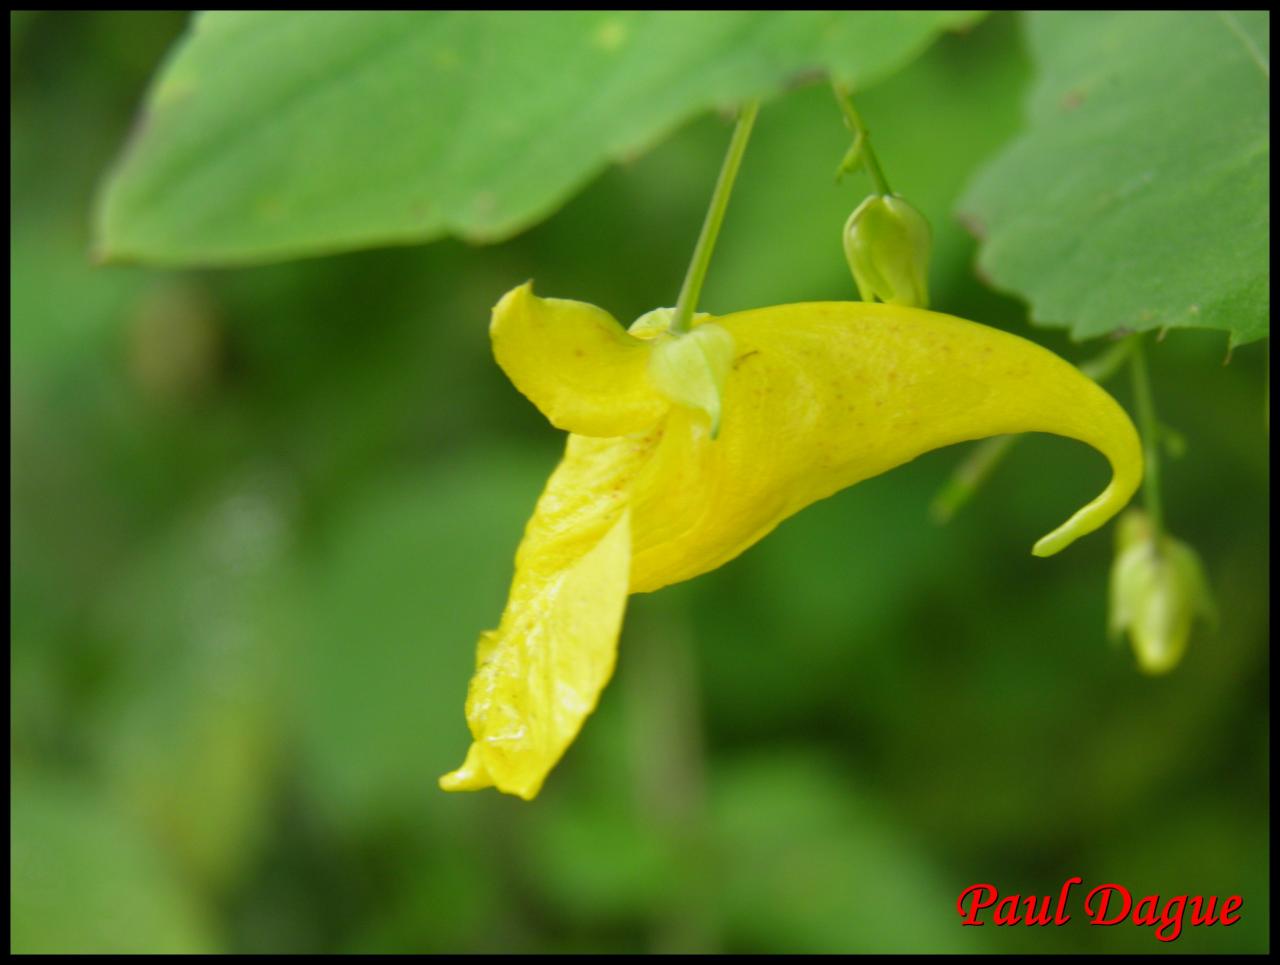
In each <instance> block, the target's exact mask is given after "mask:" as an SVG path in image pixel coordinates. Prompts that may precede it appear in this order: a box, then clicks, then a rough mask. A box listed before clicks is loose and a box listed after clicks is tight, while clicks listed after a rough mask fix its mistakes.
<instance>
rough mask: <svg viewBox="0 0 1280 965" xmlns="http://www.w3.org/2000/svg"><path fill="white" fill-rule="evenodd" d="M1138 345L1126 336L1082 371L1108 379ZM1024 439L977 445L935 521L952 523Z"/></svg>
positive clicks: (945, 493) (940, 499) (933, 512)
mask: <svg viewBox="0 0 1280 965" xmlns="http://www.w3.org/2000/svg"><path fill="white" fill-rule="evenodd" d="M1137 344H1138V336H1132V337H1130V338H1126V339H1123V340H1121V341H1119V342H1117V343H1116V344H1115V345H1113V346H1111V347H1110V348H1109V349H1107V350H1106V351H1105V352H1102V353H1101V354H1099V355H1095V356H1094V357H1093V358H1091V359H1089V360H1088V361H1085V362H1081V363H1080V371H1081V372H1083V373H1084V374H1085V375H1087V376H1089V378H1091V379H1093V381H1095V382H1105V381H1107V379H1109V378H1111V377H1112V376H1113V375H1115V374H1116V373H1117V372H1119V371H1120V369H1121V368H1122V367H1123V366H1124V364H1125V362H1127V361H1128V360H1129V356H1130V355H1131V354H1132V353H1133V350H1134V348H1136V347H1137ZM1144 435H1145V433H1144ZM1021 438H1022V436H1020V435H1019V436H993V437H992V438H990V439H983V440H982V441H981V442H980V443H978V444H977V445H976V446H974V448H973V449H972V451H970V453H969V455H968V457H967V458H966V459H965V460H964V462H962V463H960V465H959V466H957V467H956V470H955V472H953V473H952V474H951V478H950V479H948V480H947V482H946V484H945V485H944V486H943V487H942V488H941V489H940V490H938V494H937V495H936V496H934V497H933V500H932V501H931V502H930V503H929V515H930V516H931V517H932V518H933V520H934V522H936V523H939V524H942V523H949V522H950V521H951V518H952V517H953V516H955V514H956V513H957V512H958V511H959V510H960V508H961V507H962V506H964V504H965V503H967V502H968V501H969V500H970V499H972V498H973V496H974V495H975V494H976V493H977V491H978V490H979V489H980V488H981V487H982V484H983V483H985V482H986V481H987V479H988V478H989V477H990V475H991V474H992V473H993V472H994V471H995V469H996V467H997V466H998V465H1000V463H1001V462H1003V461H1004V458H1005V456H1007V455H1008V454H1009V452H1010V451H1011V450H1012V449H1013V447H1014V445H1015V444H1016V443H1017V442H1018V440H1019V439H1021Z"/></svg>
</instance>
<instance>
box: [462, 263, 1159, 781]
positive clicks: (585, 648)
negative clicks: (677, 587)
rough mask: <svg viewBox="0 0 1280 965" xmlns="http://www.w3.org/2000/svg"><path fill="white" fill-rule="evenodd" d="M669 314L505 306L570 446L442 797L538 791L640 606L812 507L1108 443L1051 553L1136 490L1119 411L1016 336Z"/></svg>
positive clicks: (496, 347) (526, 300)
mask: <svg viewBox="0 0 1280 965" xmlns="http://www.w3.org/2000/svg"><path fill="white" fill-rule="evenodd" d="M669 317H670V316H669V313H667V314H665V315H664V314H663V313H662V312H653V313H650V314H649V315H647V316H644V317H643V318H642V319H640V320H639V322H637V324H636V325H634V326H633V327H632V331H631V332H628V331H626V330H624V329H623V328H622V326H621V325H619V324H618V322H617V321H615V320H614V318H613V317H612V316H611V315H609V314H608V313H607V312H605V311H603V310H602V309H599V308H596V307H595V306H593V305H588V304H585V303H583V302H576V301H568V300H564V299H557V298H539V297H538V296H536V295H534V293H533V289H532V285H531V284H525V285H522V286H520V287H519V288H516V289H514V290H512V291H510V292H508V293H507V294H506V295H505V296H503V298H502V300H501V301H499V302H498V304H497V306H495V308H494V310H493V320H492V324H491V326H490V335H491V338H492V341H493V351H494V356H495V357H496V358H497V361H498V364H499V365H500V366H501V367H502V369H503V371H505V372H506V374H507V376H508V377H509V378H510V379H511V381H512V382H513V383H514V384H515V386H516V388H518V389H519V390H520V391H521V392H522V393H524V395H526V396H527V397H528V398H529V399H530V401H532V402H533V403H534V405H536V406H537V407H538V408H539V409H540V410H541V411H542V413H543V414H544V415H545V416H546V417H547V418H548V419H549V420H550V421H551V422H552V424H553V425H555V426H557V427H558V428H560V429H564V430H566V431H568V432H569V433H571V435H570V436H569V441H568V446H567V448H566V451H565V455H564V459H563V460H562V461H561V463H560V465H559V467H558V468H557V469H556V470H555V472H554V473H552V475H551V478H550V480H549V481H548V482H547V487H546V489H545V490H544V492H543V494H542V497H541V498H540V499H539V501H538V504H537V507H536V508H535V510H534V514H533V518H532V519H530V520H529V524H528V526H527V527H526V529H525V535H524V540H523V542H522V543H521V544H520V548H519V550H518V551H517V553H516V561H515V562H516V572H515V579H514V581H513V583H512V586H511V595H510V598H509V600H508V602H507V608H506V610H505V612H504V613H503V615H502V621H501V623H500V624H499V626H498V628H497V630H494V631H490V632H487V633H484V634H482V635H481V638H480V643H479V646H478V652H477V666H476V672H475V676H474V677H473V678H472V681H471V686H470V690H469V692H468V695H467V703H466V716H467V722H468V724H469V726H470V729H471V734H472V737H473V738H474V740H473V743H472V745H471V748H470V750H469V751H468V753H467V757H466V761H465V762H464V763H463V765H462V766H461V767H460V768H458V769H457V770H455V771H453V772H452V773H450V774H447V775H445V776H444V777H443V778H441V780H440V784H441V787H443V788H444V789H445V790H450V791H460V790H474V789H478V788H483V787H489V786H494V787H497V788H498V789H499V790H501V791H505V792H507V793H510V794H517V795H519V796H520V797H522V798H525V799H526V800H527V799H530V798H532V797H534V795H536V794H537V793H538V790H539V789H540V788H541V786H542V783H543V781H544V779H545V778H546V776H547V774H548V772H549V771H550V770H551V768H552V767H553V766H554V765H555V763H556V762H557V761H558V760H559V759H560V757H561V755H563V753H564V751H565V749H566V748H567V747H568V746H569V744H570V743H571V742H572V741H573V739H574V737H575V736H576V735H577V733H578V731H579V729H580V728H581V726H582V723H583V721H584V720H585V719H586V717H587V716H588V715H589V714H590V713H591V711H592V710H593V709H594V708H595V705H596V700H597V698H598V697H599V694H600V691H601V690H602V689H603V688H604V686H605V684H606V683H607V682H608V680H609V677H610V675H611V674H612V672H613V665H614V658H615V653H616V649H617V640H618V634H619V631H620V629H621V625H622V615H623V610H624V608H625V604H626V598H627V596H628V594H631V593H647V592H650V591H652V590H657V589H661V588H662V587H664V586H667V585H669V584H672V583H678V582H680V581H681V580H688V579H692V578H693V577H695V576H698V575H699V574H701V573H706V572H707V571H708V570H713V569H715V568H716V567H718V566H721V565H722V564H724V563H727V562H728V561H729V560H731V559H733V558H734V557H735V556H737V555H738V554H739V553H741V552H743V551H744V550H746V549H747V548H748V547H749V546H751V545H752V544H753V543H755V542H756V541H757V540H759V539H761V538H762V537H764V536H765V535H767V534H768V533H769V531H770V530H772V529H773V528H774V527H775V526H777V525H778V524H779V523H780V522H782V520H784V519H786V518H787V517H788V516H790V515H792V514H793V513H796V512H798V511H800V510H801V509H803V508H804V507H806V506H808V505H809V504H810V503H812V502H815V501H816V500H819V499H823V498H825V497H827V496H830V495H832V494H833V493H836V492H838V491H840V490H841V489H844V488H845V487H847V486H851V485H853V484H854V483H856V482H859V481H861V480H863V479H867V478H868V477H870V476H875V475H877V474H879V473H882V472H884V471H886V470H888V469H892V468H893V467H894V466H899V465H901V464H903V463H905V462H908V461H910V460H911V459H914V458H915V457H916V456H918V455H920V454H921V453H924V452H928V451H929V450H931V449H936V448H938V447H940V446H946V445H950V444H952V443H956V442H962V441H965V440H969V439H978V438H982V437H985V436H991V435H1003V434H1006V433H1014V432H1028V431H1038V432H1051V433H1056V434H1058V435H1063V436H1069V437H1071V438H1074V439H1079V440H1081V441H1083V442H1086V443H1088V444H1089V445H1091V446H1093V447H1094V448H1095V449H1098V450H1100V451H1101V452H1102V453H1103V454H1104V455H1105V456H1106V457H1107V459H1108V460H1109V461H1110V463H1111V468H1112V479H1111V482H1110V484H1109V485H1108V486H1107V487H1106V489H1105V490H1104V491H1103V493H1102V494H1101V495H1100V496H1098V497H1097V498H1096V499H1095V500H1093V502H1091V503H1089V504H1088V505H1087V506H1085V507H1084V508H1083V509H1081V510H1079V511H1078V512H1077V513H1076V514H1075V515H1074V516H1072V517H1071V518H1070V519H1069V520H1068V521H1067V522H1066V523H1064V524H1063V525H1062V526H1060V527H1058V528H1057V529H1056V530H1054V531H1053V532H1052V533H1050V534H1049V535H1048V536H1045V537H1044V538H1043V539H1041V540H1040V541H1039V542H1038V543H1036V544H1035V547H1034V549H1033V552H1034V553H1035V554H1036V555H1038V556H1048V555H1050V554H1052V553H1056V552H1058V551H1059V550H1060V549H1062V548H1063V547H1065V546H1067V545H1068V544H1069V543H1071V542H1072V541H1073V540H1075V539H1076V538H1078V537H1080V536H1083V535H1084V534H1085V533H1088V532H1091V531H1093V530H1095V529H1097V528H1098V527H1099V526H1101V525H1102V524H1103V523H1105V522H1106V521H1107V520H1108V519H1110V518H1111V516H1113V515H1114V514H1115V513H1116V512H1118V511H1119V510H1120V509H1121V508H1122V507H1123V506H1124V505H1125V503H1126V502H1128V500H1129V497H1130V496H1131V495H1132V494H1133V491H1134V489H1135V488H1136V487H1137V485H1138V483H1139V481H1140V478H1141V475H1142V455H1141V447H1140V444H1139V441H1138V436H1137V433H1136V432H1135V431H1134V428H1133V425H1132V423H1131V422H1130V421H1129V418H1128V416H1127V415H1125V413H1124V411H1123V410H1122V409H1121V408H1120V406H1119V405H1117V404H1116V402H1115V401H1114V400H1113V399H1112V398H1111V397H1110V396H1109V395H1108V394H1107V393H1106V392H1105V391H1103V390H1102V389H1101V388H1099V387H1098V386H1097V384H1096V383H1094V382H1092V381H1091V380H1089V379H1088V378H1086V377H1085V376H1083V375H1082V374H1081V373H1080V372H1078V371H1077V370H1076V369H1075V368H1074V367H1072V366H1071V365H1069V364H1068V363H1066V362H1064V361H1063V360H1062V359H1060V358H1058V357H1057V356H1056V355H1054V354H1052V353H1051V352H1049V351H1047V350H1045V349H1043V348H1040V347H1039V346H1037V345H1035V344H1034V343H1031V342H1028V341H1026V340H1024V339H1021V338H1018V337H1016V336H1013V335H1009V334H1007V333H1005V332H1001V331H998V330H996V329H993V328H987V327H985V326H983V325H978V324H976V323H974V322H969V321H965V320H963V319H960V318H955V317H953V316H950V315H943V314H939V313H937V312H929V311H924V310H922V309H915V308H904V307H901V306H895V305H883V304H868V303H864V302H813V303H807V304H797V305H781V306H777V307H773V308H762V309H755V310H752V311H746V312H737V313H735V314H732V315H726V316H723V317H720V318H712V317H710V316H701V317H700V318H698V319H695V321H694V325H693V330H692V332H691V333H689V334H686V335H674V334H671V333H668V332H666V331H665V324H664V323H665V321H666V320H669ZM700 333H703V334H700ZM699 359H701V361H700V362H699ZM717 419H718V421H719V433H718V437H716V438H713V436H712V431H711V430H712V426H713V424H714V423H715V422H716V421H717Z"/></svg>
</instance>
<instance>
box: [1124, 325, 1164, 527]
mask: <svg viewBox="0 0 1280 965" xmlns="http://www.w3.org/2000/svg"><path fill="white" fill-rule="evenodd" d="M1141 339H1142V336H1140V335H1139V336H1135V338H1134V339H1133V342H1134V346H1133V354H1132V355H1131V356H1130V357H1129V364H1130V368H1131V369H1132V372H1133V395H1134V402H1135V403H1136V405H1137V409H1138V427H1139V429H1140V430H1141V432H1142V455H1143V459H1144V461H1145V462H1146V466H1145V469H1144V471H1143V477H1142V501H1143V502H1144V503H1145V504H1146V507H1147V515H1148V516H1150V517H1151V529H1152V532H1153V534H1154V536H1155V539H1156V540H1157V543H1156V545H1159V542H1158V541H1159V539H1160V534H1161V533H1162V532H1163V531H1164V511H1163V509H1162V508H1161V507H1162V504H1161V501H1160V423H1159V422H1158V421H1157V420H1156V407H1155V403H1154V401H1152V397H1151V379H1150V377H1149V376H1148V375H1147V355H1146V352H1145V351H1144V348H1143V344H1142V341H1141Z"/></svg>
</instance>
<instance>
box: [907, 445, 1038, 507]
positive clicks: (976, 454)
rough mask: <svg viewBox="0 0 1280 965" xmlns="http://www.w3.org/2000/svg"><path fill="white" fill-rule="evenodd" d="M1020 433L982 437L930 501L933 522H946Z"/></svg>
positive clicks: (970, 495)
mask: <svg viewBox="0 0 1280 965" xmlns="http://www.w3.org/2000/svg"><path fill="white" fill-rule="evenodd" d="M1020 438H1022V437H1021V436H992V437H991V438H990V439H983V440H982V441H981V442H980V443H978V445H977V446H975V447H974V449H973V451H972V452H971V453H970V454H969V456H968V458H967V459H965V461H964V462H962V463H960V465H959V466H958V467H957V468H956V471H955V472H954V473H952V474H951V478H950V479H948V480H947V483H946V485H945V486H943V487H942V489H940V490H939V491H938V495H936V496H934V497H933V501H932V502H931V503H930V504H929V515H930V516H931V517H933V521H934V522H935V523H949V522H950V521H951V517H953V516H954V515H955V514H956V512H957V511H958V510H959V509H960V507H961V506H963V505H964V504H965V503H967V502H968V501H969V500H970V499H972V498H973V495H974V493H976V492H977V491H978V489H979V488H980V487H981V486H982V484H983V483H984V482H986V481H987V477H988V476H990V475H991V473H992V471H993V470H994V469H995V468H996V466H998V465H999V464H1000V462H1001V460H1003V459H1004V457H1005V456H1006V455H1007V454H1008V452H1009V450H1010V449H1012V448H1013V444H1014V443H1015V442H1017V441H1018V440H1019V439H1020Z"/></svg>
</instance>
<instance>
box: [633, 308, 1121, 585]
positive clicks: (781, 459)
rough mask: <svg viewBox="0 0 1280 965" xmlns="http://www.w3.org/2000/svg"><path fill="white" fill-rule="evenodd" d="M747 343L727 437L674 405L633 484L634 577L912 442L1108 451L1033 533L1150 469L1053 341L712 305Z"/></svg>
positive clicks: (905, 314) (865, 474)
mask: <svg viewBox="0 0 1280 965" xmlns="http://www.w3.org/2000/svg"><path fill="white" fill-rule="evenodd" d="M716 322H717V324H719V325H720V326H722V327H723V328H724V329H725V330H726V331H728V332H729V333H730V334H731V335H732V336H733V338H734V341H735V344H736V346H737V352H736V355H735V357H734V360H733V364H732V369H731V371H730V373H729V376H728V378H727V379H726V381H725V389H724V400H723V406H724V412H723V416H722V421H721V431H720V436H719V438H718V439H716V440H712V439H711V438H710V437H709V434H708V432H707V429H706V427H705V423H704V421H702V420H699V419H697V418H696V417H695V416H694V414H693V413H691V412H690V410H688V409H685V408H682V407H677V408H674V409H673V410H672V411H671V413H670V415H669V416H668V418H667V420H666V421H665V423H664V432H663V436H662V441H661V443H660V444H659V445H658V447H657V449H656V451H655V452H654V455H653V457H652V459H651V460H650V461H649V463H648V464H647V465H646V466H645V468H644V469H643V471H642V472H641V474H640V475H639V477H638V478H637V480H636V483H635V496H634V503H633V509H634V516H633V521H632V531H633V544H632V551H633V553H634V562H633V567H632V583H631V587H632V591H633V592H647V591H650V590H655V589H658V588H660V587H662V586H666V585H668V584H671V583H676V582H679V581H681V580H686V579H690V578H691V577H694V576H697V575H698V574H700V573H705V572H707V571H708V570H712V569H715V568H716V567H718V566H720V565H722V564H723V563H725V562H727V561H728V560H730V559H732V558H733V557H735V556H737V555H738V554H739V553H741V552H742V551H743V550H745V549H746V548H747V547H749V546H751V545H752V544H753V543H755V542H756V541H757V540H759V539H760V538H761V537H763V536H764V535H766V534H767V533H768V532H769V531H770V530H772V529H773V528H774V527H775V526H777V525H778V523H780V522H781V521H782V520H783V519H786V518H787V517H788V516H790V515H791V514H793V513H795V512H798V511H799V510H800V509H803V508H804V507H805V506H808V505H809V504H810V503H812V502H814V501H816V500H818V499H823V498H825V497H826V496H830V495H831V494H833V493H835V492H838V491H839V490H841V489H844V488H845V487H847V486H851V485H853V484H854V483H856V482H859V481H861V480H863V479H867V478H869V477H871V476H875V475H878V474H879V473H882V472H885V471H886V470H888V469H892V468H893V467H894V466H898V465H901V464H902V463H905V462H908V461H910V460H911V459H914V458H915V457H916V456H918V455H920V454H922V453H925V452H928V451H929V450H932V449H937V448H939V447H941V446H946V445H951V444H953V443H957V442H963V441H965V440H970V439H979V438H983V437H985V436H993V435H1005V434H1008V433H1015V432H1050V433H1056V434H1058V435H1063V436H1068V437H1071V438H1074V439H1079V440H1081V441H1083V442H1086V443H1088V444H1089V445H1091V446H1093V447H1094V448H1096V449H1098V450H1100V451H1101V452H1102V453H1103V454H1104V455H1105V456H1106V457H1107V458H1108V460H1109V461H1110V462H1111V467H1112V479H1111V482H1110V484H1109V485H1108V486H1107V488H1106V489H1105V490H1104V491H1103V493H1102V494H1101V495H1100V496H1099V497H1098V498H1097V499H1095V500H1093V501H1092V502H1091V503H1089V504H1088V505H1087V506H1085V507H1084V508H1083V509H1081V510H1080V511H1079V512H1077V513H1076V514H1075V515H1074V516H1072V517H1071V518H1070V519H1069V520H1068V521H1067V522H1066V523H1065V524H1063V525H1062V526H1060V527H1059V528H1058V529H1056V530H1054V531H1053V532H1052V533H1050V534H1049V535H1048V536H1046V537H1044V538H1043V539H1041V540H1040V541H1039V542H1038V543H1036V545H1035V548H1034V552H1035V553H1036V554H1037V555H1042V556H1045V555H1049V554H1051V553H1055V552H1057V551H1058V550H1060V549H1062V548H1064V547H1065V546H1067V545H1068V544H1069V543H1071V542H1072V541H1073V540H1075V539H1076V538H1078V537H1080V536H1083V535H1084V534H1085V533H1088V532H1090V531H1092V530H1094V529H1097V528H1098V527H1099V526H1101V525H1102V524H1103V523H1105V522H1106V521H1107V520H1108V519H1109V518H1110V517H1111V516H1112V515H1114V514H1115V513H1116V512H1118V511H1119V510H1120V509H1121V508H1122V507H1123V506H1124V504H1125V503H1126V502H1127V501H1128V500H1129V498H1130V496H1132V494H1133V492H1134V490H1135V489H1136V488H1137V486H1138V483H1139V481H1140V480H1141V476H1142V453H1141V446H1140V444H1139V442H1138V436H1137V433H1136V431H1135V430H1134V428H1133V424H1132V423H1131V422H1130V421H1129V417H1128V416H1127V415H1126V414H1125V412H1124V410H1123V409H1121V408H1120V406H1119V405H1117V404H1116V402H1115V401H1114V400H1113V399H1112V398H1111V397H1110V396H1109V395H1108V394H1107V393H1106V392H1105V391H1103V390H1102V389H1101V388H1099V387H1098V385H1097V384H1096V383H1094V382H1093V381H1092V380H1090V379H1088V378H1086V377H1085V376H1084V375H1082V374H1081V373H1080V372H1079V371H1078V370H1077V369H1075V368H1074V367H1073V366H1071V365H1070V364H1068V363H1067V362H1065V361H1063V360H1062V359H1060V358H1058V357H1057V356H1056V355H1054V354H1053V353H1052V352H1049V351H1047V350H1046V349H1043V348H1041V347H1040V346H1038V345H1036V344H1034V343H1033V342H1029V341H1027V340H1025V339H1021V338H1018V337H1017V336H1014V335H1010V334H1008V333H1006V332H1001V331H999V330H997V329H994V328H988V327H986V326H984V325H979V324H977V323H975V322H969V321H966V320H964V319H960V318H955V317H953V316H950V315H943V314H940V313H938V312H929V311H924V310H922V309H913V308H904V307H900V306H894V305H879V304H868V303H864V302H814V303H808V304H799V305H784V306H779V307H775V308H764V309H757V310H754V311H748V312H740V313H737V314H734V315H727V316H724V317H721V318H718V319H716Z"/></svg>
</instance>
